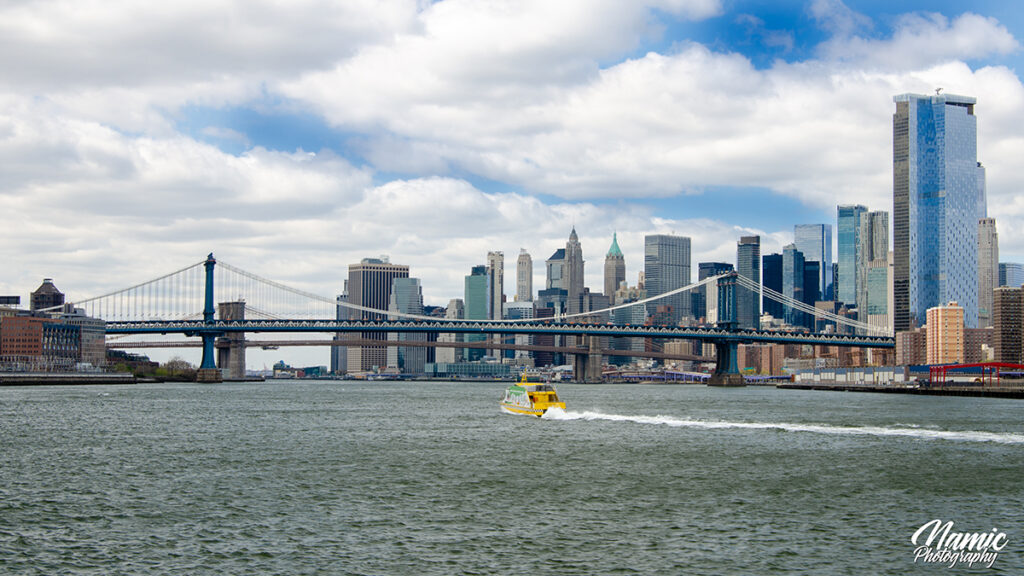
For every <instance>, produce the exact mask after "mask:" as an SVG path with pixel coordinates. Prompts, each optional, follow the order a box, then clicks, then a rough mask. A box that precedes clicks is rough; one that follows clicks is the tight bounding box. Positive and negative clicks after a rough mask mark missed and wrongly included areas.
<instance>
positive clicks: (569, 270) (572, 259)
mask: <svg viewBox="0 0 1024 576" xmlns="http://www.w3.org/2000/svg"><path fill="white" fill-rule="evenodd" d="M564 270H565V290H566V292H567V294H566V297H567V298H568V303H567V308H568V312H569V314H576V313H579V312H583V308H582V301H581V299H580V298H581V296H582V295H583V246H582V245H581V244H580V239H579V237H578V236H577V235H576V227H575V226H573V228H572V232H570V233H569V241H568V242H566V243H565V268H564Z"/></svg>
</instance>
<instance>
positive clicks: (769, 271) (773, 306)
mask: <svg viewBox="0 0 1024 576" xmlns="http://www.w3.org/2000/svg"><path fill="white" fill-rule="evenodd" d="M761 263H762V272H763V276H762V277H763V278H764V282H763V284H762V286H764V287H765V288H766V289H771V290H774V291H776V292H778V293H780V294H785V292H783V288H782V254H765V255H764V256H763V257H762V258H761ZM764 313H765V314H770V315H771V316H772V317H773V318H776V319H778V320H782V319H783V318H784V311H783V308H782V302H779V301H778V300H775V299H774V298H768V297H767V296H765V298H764Z"/></svg>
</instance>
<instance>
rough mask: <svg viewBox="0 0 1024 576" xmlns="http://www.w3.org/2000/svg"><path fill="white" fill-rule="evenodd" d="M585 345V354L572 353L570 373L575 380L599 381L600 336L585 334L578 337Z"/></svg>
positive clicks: (600, 366)
mask: <svg viewBox="0 0 1024 576" xmlns="http://www.w3.org/2000/svg"><path fill="white" fill-rule="evenodd" d="M578 338H580V339H581V340H583V342H584V344H586V347H587V353H586V354H573V355H572V356H573V362H572V374H573V380H574V381H576V382H600V381H601V378H602V375H601V368H602V365H601V337H600V336H594V335H586V336H580V337H578Z"/></svg>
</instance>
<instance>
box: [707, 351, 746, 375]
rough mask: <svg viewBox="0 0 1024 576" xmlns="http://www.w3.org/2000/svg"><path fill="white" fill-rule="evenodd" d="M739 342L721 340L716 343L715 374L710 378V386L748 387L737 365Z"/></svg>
mask: <svg viewBox="0 0 1024 576" xmlns="http://www.w3.org/2000/svg"><path fill="white" fill-rule="evenodd" d="M738 347H739V342H737V341H736V340H719V341H716V342H715V356H716V357H717V358H716V360H715V373H714V374H712V375H711V377H710V378H708V386H746V385H747V382H746V380H744V379H743V374H740V370H739V367H738V366H737V363H736V356H737V353H738Z"/></svg>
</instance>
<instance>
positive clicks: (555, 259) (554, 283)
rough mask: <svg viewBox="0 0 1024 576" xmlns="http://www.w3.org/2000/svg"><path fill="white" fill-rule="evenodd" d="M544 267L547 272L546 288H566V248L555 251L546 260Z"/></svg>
mask: <svg viewBox="0 0 1024 576" xmlns="http://www.w3.org/2000/svg"><path fill="white" fill-rule="evenodd" d="M544 267H545V270H546V272H547V274H546V276H545V281H544V289H545V290H551V289H553V288H557V289H562V290H565V248H559V249H558V250H555V253H554V254H552V255H551V257H550V258H548V259H547V260H546V261H545V262H544Z"/></svg>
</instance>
